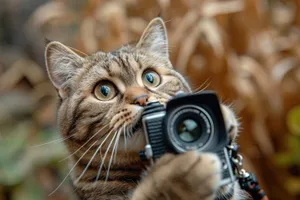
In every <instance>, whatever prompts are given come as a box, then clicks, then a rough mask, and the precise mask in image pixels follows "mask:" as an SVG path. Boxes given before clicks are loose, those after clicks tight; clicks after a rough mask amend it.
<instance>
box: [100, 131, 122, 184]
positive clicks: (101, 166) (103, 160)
mask: <svg viewBox="0 0 300 200" xmlns="http://www.w3.org/2000/svg"><path fill="white" fill-rule="evenodd" d="M117 133H118V131H116V132H115V133H114V136H113V138H112V139H111V141H110V143H109V144H108V147H107V149H106V151H105V154H104V157H103V159H102V161H101V165H100V167H99V170H98V174H97V177H96V180H95V182H97V181H98V180H99V177H100V174H101V171H102V168H103V165H104V163H105V159H106V156H107V153H108V151H109V149H110V147H111V145H112V143H113V141H114V140H115V137H116V136H117Z"/></svg>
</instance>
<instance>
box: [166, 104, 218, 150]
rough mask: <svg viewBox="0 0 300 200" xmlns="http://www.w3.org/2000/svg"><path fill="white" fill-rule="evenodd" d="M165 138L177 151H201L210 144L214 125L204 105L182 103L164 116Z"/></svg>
mask: <svg viewBox="0 0 300 200" xmlns="http://www.w3.org/2000/svg"><path fill="white" fill-rule="evenodd" d="M165 127H166V133H167V135H166V138H167V139H168V140H169V143H170V144H171V145H172V146H173V148H174V149H175V151H177V152H186V151H189V150H197V151H202V150H205V149H206V148H207V147H210V146H212V143H211V142H212V140H211V139H212V138H213V135H214V127H215V124H214V123H213V119H212V115H210V111H209V110H208V109H207V108H206V107H204V106H203V107H200V106H195V105H184V106H180V107H177V108H176V109H174V110H173V111H172V112H170V114H169V115H168V117H166V126H165Z"/></svg>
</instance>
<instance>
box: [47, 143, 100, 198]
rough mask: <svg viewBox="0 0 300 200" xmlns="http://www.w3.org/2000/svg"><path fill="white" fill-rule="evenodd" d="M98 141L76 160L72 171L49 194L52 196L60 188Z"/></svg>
mask: <svg viewBox="0 0 300 200" xmlns="http://www.w3.org/2000/svg"><path fill="white" fill-rule="evenodd" d="M96 142H97V141H95V142H94V143H93V144H92V145H91V146H90V147H89V148H88V149H87V150H86V151H85V152H84V153H83V154H82V155H81V156H80V158H79V159H78V160H77V161H76V163H75V164H74V165H73V167H72V168H71V169H70V171H69V172H68V174H67V175H66V176H65V178H64V179H63V180H62V181H61V182H60V184H59V185H58V186H57V187H56V188H55V189H54V190H53V191H52V192H51V193H50V194H49V195H48V196H51V195H52V194H54V193H55V192H56V191H57V190H58V189H59V188H60V186H61V185H62V184H63V183H64V182H65V180H66V179H67V177H68V176H69V175H70V174H71V172H72V171H73V170H74V169H75V167H76V165H77V164H78V163H79V161H80V160H81V159H82V158H83V157H84V156H85V154H87V152H88V151H89V150H90V149H91V148H92V147H93V146H94V145H95V144H96Z"/></svg>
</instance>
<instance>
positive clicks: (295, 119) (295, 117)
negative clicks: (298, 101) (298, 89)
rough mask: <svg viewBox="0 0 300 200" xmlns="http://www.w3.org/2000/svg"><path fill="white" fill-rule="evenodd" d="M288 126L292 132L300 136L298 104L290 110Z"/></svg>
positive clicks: (299, 109)
mask: <svg viewBox="0 0 300 200" xmlns="http://www.w3.org/2000/svg"><path fill="white" fill-rule="evenodd" d="M287 126H288V129H289V131H290V132H291V133H292V134H294V135H296V136H299V137H300V106H296V107H294V108H292V109H291V110H290V111H289V112H288V114H287ZM299 148H300V147H299Z"/></svg>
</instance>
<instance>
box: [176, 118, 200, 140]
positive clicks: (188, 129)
mask: <svg viewBox="0 0 300 200" xmlns="http://www.w3.org/2000/svg"><path fill="white" fill-rule="evenodd" d="M176 132H177V134H178V135H179V137H180V139H181V140H183V141H184V142H195V141H196V140H198V139H199V138H200V136H201V132H202V131H201V126H200V125H199V124H198V122H197V121H195V120H194V119H191V118H186V119H183V120H182V121H179V122H178V124H177V127H176Z"/></svg>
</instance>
